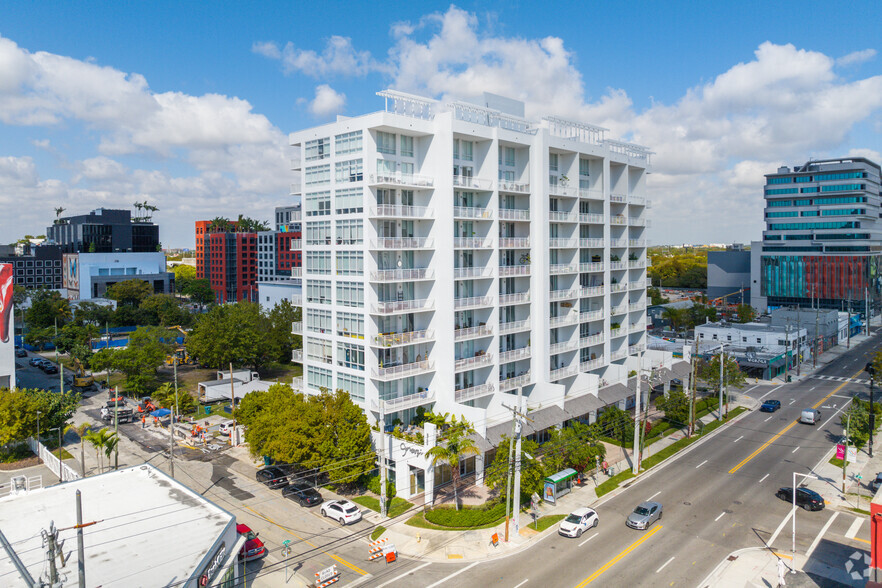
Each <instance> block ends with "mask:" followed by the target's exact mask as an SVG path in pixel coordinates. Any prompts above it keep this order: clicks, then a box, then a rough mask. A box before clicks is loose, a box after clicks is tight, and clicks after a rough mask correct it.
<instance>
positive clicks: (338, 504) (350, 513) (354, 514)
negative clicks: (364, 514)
mask: <svg viewBox="0 0 882 588" xmlns="http://www.w3.org/2000/svg"><path fill="white" fill-rule="evenodd" d="M321 511H322V516H323V517H330V518H332V519H334V520H335V521H337V522H338V523H340V524H341V525H349V524H351V523H357V522H358V521H360V520H361V511H360V510H359V509H358V507H357V506H355V503H353V502H350V501H348V500H330V501H328V502H325V503H324V504H322V508H321Z"/></svg>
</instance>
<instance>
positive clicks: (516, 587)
mask: <svg viewBox="0 0 882 588" xmlns="http://www.w3.org/2000/svg"><path fill="white" fill-rule="evenodd" d="M529 581H530V579H529V578H526V579H524V581H523V582H521V583H520V584H518V585H517V586H515V588H521V586H523V585H524V584H526V583H527V582H529Z"/></svg>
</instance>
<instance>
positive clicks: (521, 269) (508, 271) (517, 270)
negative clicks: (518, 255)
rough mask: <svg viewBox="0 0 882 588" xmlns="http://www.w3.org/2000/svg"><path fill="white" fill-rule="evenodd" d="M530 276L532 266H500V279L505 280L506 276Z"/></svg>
mask: <svg viewBox="0 0 882 588" xmlns="http://www.w3.org/2000/svg"><path fill="white" fill-rule="evenodd" d="M529 275H530V264H529V263H525V264H520V265H500V266H499V277H500V278H504V277H506V276H529Z"/></svg>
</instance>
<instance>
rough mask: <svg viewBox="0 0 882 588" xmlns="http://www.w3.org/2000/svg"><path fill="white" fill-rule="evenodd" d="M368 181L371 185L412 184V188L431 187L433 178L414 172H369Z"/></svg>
mask: <svg viewBox="0 0 882 588" xmlns="http://www.w3.org/2000/svg"><path fill="white" fill-rule="evenodd" d="M368 183H369V184H370V185H372V186H412V187H414V188H431V187H433V186H434V185H435V178H432V177H429V176H419V175H414V174H400V173H395V174H371V175H370V176H368Z"/></svg>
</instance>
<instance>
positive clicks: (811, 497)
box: [775, 488, 824, 510]
mask: <svg viewBox="0 0 882 588" xmlns="http://www.w3.org/2000/svg"><path fill="white" fill-rule="evenodd" d="M775 496H777V497H778V498H780V499H781V500H786V501H787V502H790V503H792V502H793V488H781V489H780V490H778V491H777V492H775ZM796 506H801V507H802V508H804V509H806V510H823V509H824V497H823V496H821V495H820V494H818V493H817V492H815V491H814V490H809V489H808V488H798V489H797V491H796Z"/></svg>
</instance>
